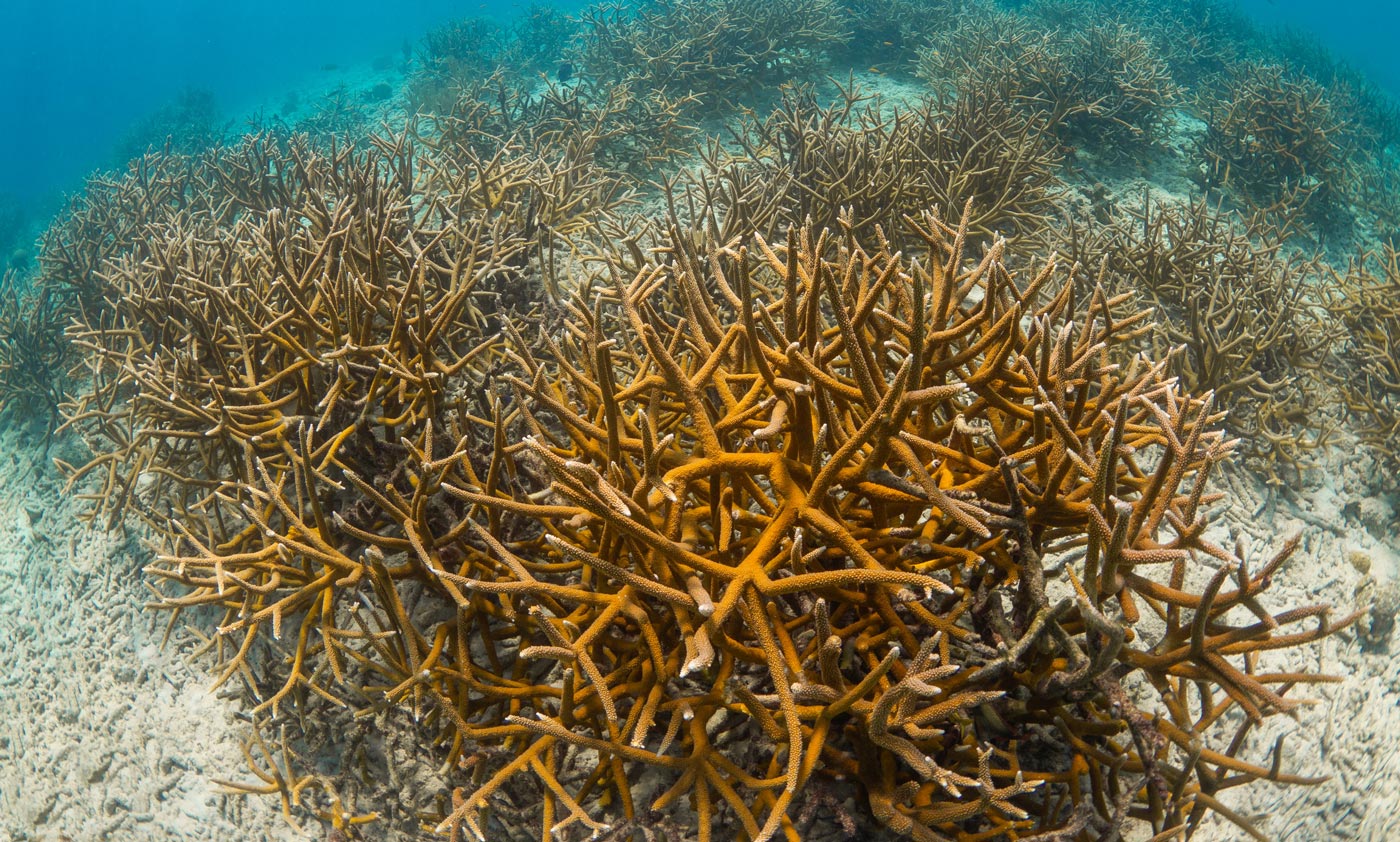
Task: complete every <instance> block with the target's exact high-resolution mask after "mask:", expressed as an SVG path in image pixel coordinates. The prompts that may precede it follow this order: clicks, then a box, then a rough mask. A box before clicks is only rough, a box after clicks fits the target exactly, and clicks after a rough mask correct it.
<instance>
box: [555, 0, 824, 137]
mask: <svg viewBox="0 0 1400 842" xmlns="http://www.w3.org/2000/svg"><path fill="white" fill-rule="evenodd" d="M846 38H847V33H846V32H845V31H844V30H843V29H842V27H841V16H840V15H839V14H838V12H837V9H836V6H835V3H834V0H774V2H769V3H750V2H745V0H647V2H642V3H637V4H631V5H628V4H617V3H604V4H600V5H597V6H594V7H592V8H590V9H588V10H587V11H585V13H584V15H583V33H582V34H581V35H580V38H579V45H580V46H579V54H580V62H581V64H582V66H583V69H584V71H585V73H586V74H587V75H589V76H591V77H593V78H595V79H596V80H598V81H600V82H604V83H606V84H609V85H619V84H621V85H626V86H628V87H630V88H632V89H635V90H639V91H648V92H651V93H653V94H655V95H659V96H661V97H663V98H665V99H667V100H671V101H676V100H679V99H681V98H682V97H689V96H694V97H697V98H698V99H699V102H698V104H697V110H699V109H703V110H704V111H705V112H708V113H710V114H715V113H722V112H723V111H725V110H730V109H734V108H736V107H738V106H740V105H743V104H744V103H743V102H742V101H741V100H742V99H743V97H744V96H745V95H746V94H752V93H753V92H755V91H762V90H765V89H774V88H776V87H777V86H778V85H780V84H781V83H783V82H786V81H788V80H790V79H802V78H808V77H810V76H812V75H813V74H814V72H815V71H817V70H819V69H820V68H821V67H822V66H823V64H824V62H825V60H826V55H827V53H828V51H830V50H832V49H835V48H838V47H839V46H840V45H842V44H844V43H845V41H846Z"/></svg>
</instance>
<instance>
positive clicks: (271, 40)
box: [0, 0, 525, 201]
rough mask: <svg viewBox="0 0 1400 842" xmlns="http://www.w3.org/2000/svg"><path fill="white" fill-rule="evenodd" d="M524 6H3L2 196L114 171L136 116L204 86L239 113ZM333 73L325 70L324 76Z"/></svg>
mask: <svg viewBox="0 0 1400 842" xmlns="http://www.w3.org/2000/svg"><path fill="white" fill-rule="evenodd" d="M524 5H525V4H523V3H513V2H509V0H493V2H491V3H474V2H467V3H462V2H452V0H411V2H395V3H378V2H369V0H350V1H349V2H338V3H313V2H274V0H250V1H249V2H236V3H209V2H162V0H132V2H120V3H107V2H98V1H97V0H82V1H81V2H71V3H46V2H34V1H33V0H22V1H21V2H11V3H4V4H0V79H3V80H4V84H3V87H0V126H4V127H6V128H5V131H4V134H3V137H0V161H4V162H5V165H4V166H3V167H0V194H11V195H16V196H18V197H20V198H21V199H23V200H25V201H35V200H43V199H46V198H48V197H49V196H50V195H51V194H52V193H53V192H54V191H55V190H71V189H74V188H76V187H77V186H78V185H79V184H80V183H81V179H82V177H83V176H84V175H86V174H87V173H88V172H90V171H92V170H93V169H96V168H99V167H106V166H111V165H112V163H113V162H112V160H111V156H112V150H113V147H114V145H115V144H116V143H117V142H118V140H119V139H120V138H121V136H122V135H123V133H124V132H126V131H127V130H129V129H130V128H131V126H132V124H133V122H134V121H136V120H138V119H139V118H141V117H142V116H144V115H146V114H148V113H149V112H151V111H153V110H155V109H156V108H158V107H160V106H161V105H163V104H165V103H167V102H168V101H170V100H171V99H172V98H174V97H176V96H177V95H178V94H179V93H180V92H181V91H184V90H186V89H189V88H199V89H203V90H207V91H209V92H211V93H212V94H213V95H214V97H215V100H216V102H217V104H218V107H219V109H220V112H221V113H222V114H223V115H225V116H226V117H228V118H230V119H234V118H236V117H238V116H240V115H241V114H242V113H243V112H245V111H246V110H247V107H248V106H249V105H250V104H254V103H256V102H258V101H259V100H260V99H262V98H263V97H266V96H271V95H276V94H278V93H280V92H283V91H287V90H291V89H294V88H296V87H299V86H301V85H304V84H306V83H307V82H308V81H313V80H316V79H317V77H322V76H328V75H331V74H333V73H334V72H335V71H336V70H337V69H340V68H343V67H346V66H348V65H352V64H355V63H360V62H367V61H372V60H373V59H374V58H375V57H377V56H398V55H399V54H400V52H401V50H402V47H403V43H404V41H405V40H408V41H409V42H410V43H412V42H416V41H417V40H418V39H419V38H421V37H422V35H423V33H424V32H426V31H428V30H429V29H430V28H432V27H434V26H437V25H439V24H441V23H443V22H445V21H448V20H451V19H454V18H457V17H462V16H464V15H471V16H492V17H496V18H499V19H506V18H509V17H512V16H514V15H515V14H517V13H518V12H519V11H520V9H521V8H523V6H524ZM323 68H325V69H323Z"/></svg>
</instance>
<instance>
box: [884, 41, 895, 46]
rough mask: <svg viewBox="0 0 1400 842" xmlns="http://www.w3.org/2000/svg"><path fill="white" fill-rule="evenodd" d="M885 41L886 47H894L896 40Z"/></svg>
mask: <svg viewBox="0 0 1400 842" xmlns="http://www.w3.org/2000/svg"><path fill="white" fill-rule="evenodd" d="M883 43H884V45H885V46H886V47H893V46H894V42H893V41H885V42H883Z"/></svg>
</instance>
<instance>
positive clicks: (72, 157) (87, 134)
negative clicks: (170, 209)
mask: <svg viewBox="0 0 1400 842" xmlns="http://www.w3.org/2000/svg"><path fill="white" fill-rule="evenodd" d="M757 1H758V0H756V2H757ZM528 5H529V4H528V2H511V1H507V2H502V0H493V2H487V3H478V2H470V1H469V2H465V3H463V2H451V0H407V2H395V3H391V4H390V3H382V2H371V1H370V0H342V2H335V3H323V2H279V0H243V2H235V3H229V2H207V0H184V2H175V1H174V0H125V1H124V2H117V3H111V2H98V1H97V0H89V2H58V3H54V2H40V1H39V0H21V2H13V1H12V2H7V3H3V4H0V80H3V83H0V126H4V127H5V130H4V132H3V134H0V161H3V164H0V203H3V204H14V203H18V204H19V205H21V206H24V207H25V208H27V209H28V210H29V214H27V215H30V214H32V215H34V216H40V217H42V216H44V215H46V214H45V211H47V210H50V209H52V208H53V207H54V206H55V204H56V202H57V200H58V199H59V198H60V197H61V196H62V194H63V193H65V192H71V191H74V190H76V189H78V188H79V187H81V184H82V179H83V178H84V177H85V176H86V175H87V174H89V173H91V172H92V171H93V170H96V169H101V168H108V167H112V166H115V165H116V164H117V163H118V161H117V160H116V159H117V157H119V156H118V148H119V145H120V142H121V140H122V138H123V137H124V136H125V135H126V134H128V133H129V132H130V131H131V130H132V127H133V125H134V124H135V123H136V122H137V121H139V120H141V119H142V118H143V117H145V116H147V115H149V114H150V113H151V112H153V111H155V110H156V109H158V108H160V107H161V106H162V105H165V104H167V103H169V102H171V101H172V100H173V99H174V98H176V97H178V96H179V95H180V94H181V92H183V91H188V90H192V89H198V90H204V91H208V92H210V93H212V94H213V96H214V103H213V104H214V105H215V107H217V108H218V109H219V110H220V112H221V113H222V114H223V116H225V117H226V118H227V119H228V120H230V121H235V122H236V121H240V120H242V119H245V118H246V117H248V116H249V115H250V114H251V113H252V112H253V111H255V110H256V109H257V107H258V106H259V104H260V103H261V102H263V101H264V100H265V99H267V98H269V97H276V96H277V95H278V94H279V93H282V92H285V91H288V90H292V89H295V88H298V87H302V86H305V85H307V84H309V83H314V82H315V81H317V80H318V79H321V78H325V77H331V76H333V75H334V74H335V73H337V72H338V71H342V70H344V69H345V68H347V67H350V66H354V65H356V64H364V63H367V62H371V61H373V60H375V59H376V58H380V57H387V58H389V59H392V60H398V58H399V57H400V56H402V55H403V52H404V51H405V50H406V49H411V48H412V47H413V46H415V45H416V44H417V43H418V41H419V39H421V38H422V36H423V35H424V34H425V33H426V32H427V31H429V30H430V29H432V28H433V27H435V26H438V25H440V24H443V23H445V22H447V21H450V20H453V19H457V18H466V17H494V18H498V19H500V20H503V21H505V20H510V19H512V18H514V17H516V16H518V15H519V14H520V13H521V12H522V11H524V10H525V9H526V8H527V7H528ZM554 5H555V6H556V7H558V8H561V9H562V10H564V11H572V10H573V9H574V8H576V7H577V5H578V4H577V3H563V4H554ZM1241 8H1243V9H1244V10H1245V11H1246V12H1247V13H1248V14H1249V15H1250V16H1252V17H1253V18H1255V19H1256V20H1257V21H1258V22H1259V23H1260V24H1262V25H1265V26H1275V27H1293V28H1296V29H1301V30H1305V31H1307V32H1309V33H1311V34H1312V35H1314V36H1316V37H1317V38H1318V39H1319V40H1321V41H1322V42H1323V43H1324V44H1326V45H1327V46H1329V47H1330V48H1331V49H1333V50H1334V51H1335V52H1336V53H1337V54H1338V55H1339V56H1342V57H1344V58H1345V59H1346V60H1348V61H1350V62H1352V63H1353V64H1355V65H1356V66H1358V67H1360V68H1362V69H1364V70H1366V71H1367V72H1368V73H1370V74H1372V75H1373V76H1374V78H1376V79H1377V80H1378V81H1380V82H1381V83H1382V84H1383V85H1385V86H1386V87H1387V88H1389V89H1390V90H1391V91H1393V92H1395V93H1396V94H1397V95H1400V50H1397V49H1396V39H1397V36H1400V4H1397V3H1394V2H1381V0H1354V1H1353V2H1333V3H1317V2H1310V1H1309V0H1243V2H1242V3H1241Z"/></svg>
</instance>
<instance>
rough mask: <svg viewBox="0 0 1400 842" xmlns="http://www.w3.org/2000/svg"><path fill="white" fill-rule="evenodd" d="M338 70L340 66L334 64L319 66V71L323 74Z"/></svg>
mask: <svg viewBox="0 0 1400 842" xmlns="http://www.w3.org/2000/svg"><path fill="white" fill-rule="evenodd" d="M339 69H340V66H339V65H336V64H323V65H321V71H322V72H323V73H329V72H331V71H332V70H339Z"/></svg>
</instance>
